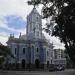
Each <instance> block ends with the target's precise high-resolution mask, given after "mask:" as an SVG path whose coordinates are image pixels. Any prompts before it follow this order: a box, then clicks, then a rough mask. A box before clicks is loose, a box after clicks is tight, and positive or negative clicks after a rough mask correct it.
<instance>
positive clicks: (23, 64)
mask: <svg viewBox="0 0 75 75" xmlns="http://www.w3.org/2000/svg"><path fill="white" fill-rule="evenodd" d="M22 69H25V60H24V59H23V60H22Z"/></svg>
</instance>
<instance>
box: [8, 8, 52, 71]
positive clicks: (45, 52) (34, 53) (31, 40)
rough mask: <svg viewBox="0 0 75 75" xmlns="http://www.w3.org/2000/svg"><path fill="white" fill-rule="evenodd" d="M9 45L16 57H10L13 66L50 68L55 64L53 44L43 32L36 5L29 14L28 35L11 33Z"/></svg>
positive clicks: (20, 67) (10, 63)
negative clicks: (16, 36) (16, 35)
mask: <svg viewBox="0 0 75 75" xmlns="http://www.w3.org/2000/svg"><path fill="white" fill-rule="evenodd" d="M7 45H8V47H9V48H10V50H11V53H12V54H13V55H14V57H15V58H11V57H9V61H8V63H9V65H10V67H12V68H15V67H16V68H19V69H26V70H27V69H29V68H31V69H33V70H35V69H48V68H49V65H51V64H53V44H52V43H49V41H47V39H46V38H45V36H44V34H43V33H42V17H41V15H40V14H39V13H38V11H37V9H36V8H35V7H34V8H33V9H32V11H31V12H30V14H29V15H28V16H27V25H26V35H21V33H20V35H19V38H15V37H14V35H10V37H9V39H8V41H7Z"/></svg>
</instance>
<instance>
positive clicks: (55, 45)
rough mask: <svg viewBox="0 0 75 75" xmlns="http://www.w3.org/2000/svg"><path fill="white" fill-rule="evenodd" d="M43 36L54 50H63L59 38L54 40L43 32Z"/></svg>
mask: <svg viewBox="0 0 75 75" xmlns="http://www.w3.org/2000/svg"><path fill="white" fill-rule="evenodd" d="M43 34H44V35H45V37H46V39H47V40H48V41H49V42H50V43H53V45H54V49H59V48H60V49H65V47H64V46H65V45H64V44H63V43H61V42H60V40H59V38H56V37H54V36H50V35H49V34H48V33H46V32H44V31H43Z"/></svg>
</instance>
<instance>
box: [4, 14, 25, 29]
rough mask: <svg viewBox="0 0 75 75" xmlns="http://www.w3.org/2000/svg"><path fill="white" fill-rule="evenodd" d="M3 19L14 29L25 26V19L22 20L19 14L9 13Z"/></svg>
mask: <svg viewBox="0 0 75 75" xmlns="http://www.w3.org/2000/svg"><path fill="white" fill-rule="evenodd" d="M5 20H6V21H7V25H8V27H11V28H14V29H22V28H25V27H26V21H25V20H23V18H22V17H21V16H18V15H10V16H6V17H5Z"/></svg>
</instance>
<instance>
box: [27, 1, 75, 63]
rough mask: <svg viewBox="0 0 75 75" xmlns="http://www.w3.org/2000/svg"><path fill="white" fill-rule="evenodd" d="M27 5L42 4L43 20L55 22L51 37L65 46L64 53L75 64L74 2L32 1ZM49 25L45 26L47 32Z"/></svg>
mask: <svg viewBox="0 0 75 75" xmlns="http://www.w3.org/2000/svg"><path fill="white" fill-rule="evenodd" d="M28 4H32V5H39V4H43V8H42V12H43V18H49V17H50V16H52V20H55V23H56V25H55V24H54V28H53V35H55V36H58V37H59V38H60V40H61V42H63V43H64V44H65V48H66V50H67V51H66V52H67V53H68V55H69V57H70V59H71V60H72V61H73V62H74V63H75V36H74V32H75V0H32V1H28ZM49 29H50V24H47V32H49V31H48V30H49Z"/></svg>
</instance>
